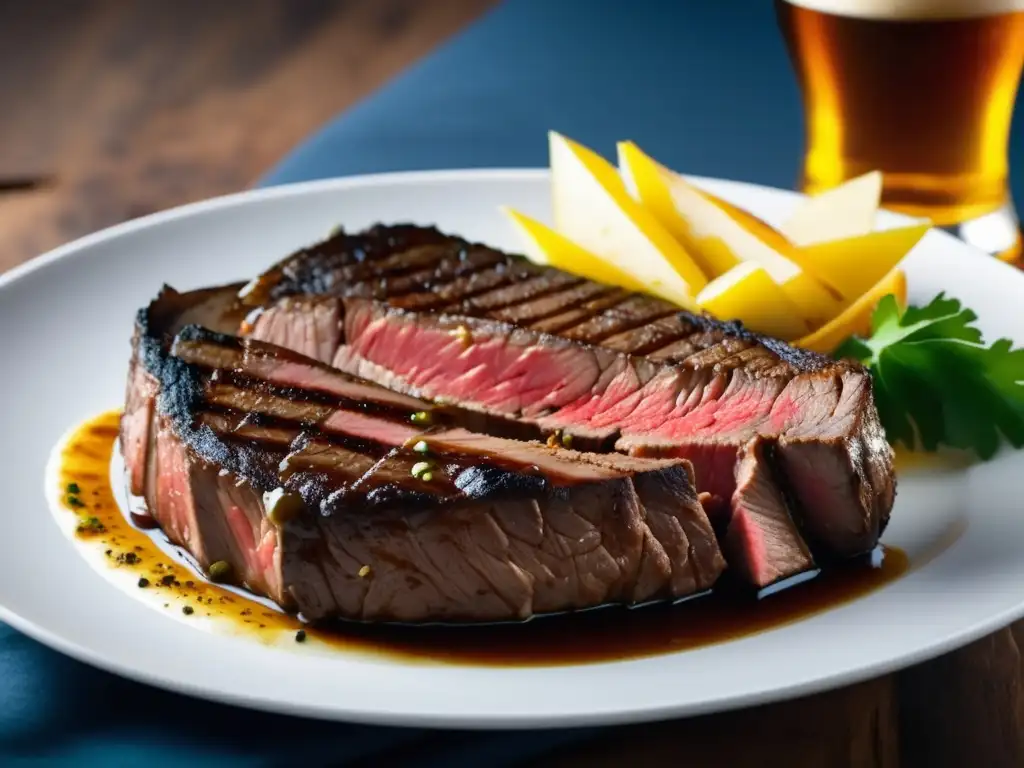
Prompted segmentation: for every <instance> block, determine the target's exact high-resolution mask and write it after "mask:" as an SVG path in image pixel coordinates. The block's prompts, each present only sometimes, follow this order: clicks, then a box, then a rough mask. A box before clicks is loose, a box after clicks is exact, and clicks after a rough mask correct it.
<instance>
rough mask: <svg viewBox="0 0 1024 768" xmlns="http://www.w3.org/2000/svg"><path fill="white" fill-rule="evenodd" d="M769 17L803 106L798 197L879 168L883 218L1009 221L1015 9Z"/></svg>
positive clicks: (1021, 3) (919, 5)
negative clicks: (998, 216)
mask: <svg viewBox="0 0 1024 768" xmlns="http://www.w3.org/2000/svg"><path fill="white" fill-rule="evenodd" d="M776 10H777V12H778V18H779V24H780V26H781V28H782V31H783V34H784V36H785V39H786V44H787V46H788V48H789V52H790V56H791V58H792V60H793V65H794V67H795V69H796V73H797V78H798V80H799V82H800V86H801V89H802V91H803V95H804V106H805V110H806V118H805V119H806V126H807V154H806V158H805V163H804V172H803V174H804V179H803V183H804V188H805V189H806V190H807V191H810V192H814V191H818V190H821V189H825V188H828V187H831V186H834V185H836V184H838V183H839V182H841V181H843V180H845V179H848V178H851V177H854V176H857V175H859V174H861V173H864V172H866V171H869V170H872V169H875V168H879V169H881V170H882V171H883V172H884V174H885V188H884V190H883V201H884V204H885V205H886V206H887V207H889V208H893V209H896V210H901V211H903V212H905V213H909V214H911V215H915V216H928V217H930V218H931V219H932V220H933V221H934V222H935V223H936V224H939V225H949V224H957V223H962V222H966V221H970V220H973V219H978V218H979V217H984V216H985V215H986V214H990V213H991V212H993V211H998V210H999V209H1001V208H1004V207H1005V210H1006V211H1008V212H1011V214H1012V208H1011V207H1010V206H1009V203H1008V199H1007V195H1008V192H1007V165H1008V159H1007V149H1008V140H1009V130H1010V120H1011V117H1012V113H1013V105H1014V99H1015V96H1016V93H1017V84H1018V81H1019V79H1020V73H1021V64H1022V61H1024V0H776ZM1018 172H1024V169H1018Z"/></svg>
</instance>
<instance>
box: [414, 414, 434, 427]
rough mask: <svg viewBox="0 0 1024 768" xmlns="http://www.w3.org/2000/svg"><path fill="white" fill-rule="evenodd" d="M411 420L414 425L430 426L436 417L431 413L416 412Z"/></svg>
mask: <svg viewBox="0 0 1024 768" xmlns="http://www.w3.org/2000/svg"><path fill="white" fill-rule="evenodd" d="M409 420H410V421H412V423H413V424H430V423H432V422H433V421H434V416H433V414H431V413H430V411H416V413H414V414H413V415H412V416H410V417H409Z"/></svg>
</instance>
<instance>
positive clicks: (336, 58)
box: [0, 0, 1024, 768]
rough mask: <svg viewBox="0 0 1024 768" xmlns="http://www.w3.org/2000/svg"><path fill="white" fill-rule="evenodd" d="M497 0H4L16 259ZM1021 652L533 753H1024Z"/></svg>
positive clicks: (223, 159) (168, 183)
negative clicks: (27, 0) (30, 0)
mask: <svg viewBox="0 0 1024 768" xmlns="http://www.w3.org/2000/svg"><path fill="white" fill-rule="evenodd" d="M492 3H493V0H429V1H427V0H424V1H422V2H417V0H349V1H348V2H341V1H340V0H339V1H335V2H331V1H330V0H291V1H290V2H285V1H284V0H217V1H216V2H215V1H214V0H177V1H176V2H164V1H163V0H148V1H146V2H141V1H136V2H133V1H132V0H92V1H87V0H66V1H64V0H49V1H44V2H34V3H15V2H7V3H0V40H2V43H3V44H2V45H0V103H2V104H3V105H4V118H3V120H0V237H2V240H0V243H2V247H0V271H3V270H5V269H7V268H9V267H11V266H14V265H15V264H18V263H21V262H22V261H24V260H26V259H28V258H30V257H32V256H34V255H36V254H38V253H40V252H42V251H45V250H47V249H49V248H51V247H53V246H55V245H57V244H59V243H61V242H64V241H66V240H69V239H72V238H74V237H77V236H79V235H81V234H84V233H86V232H89V231H92V230H95V229H98V228H100V227H103V226H106V225H109V224H114V223H116V222H119V221H122V220H124V219H126V218H131V217H134V216H138V215H142V214H145V213H149V212H151V211H155V210H158V209H161V208H166V207H168V206H172V205H177V204H180V203H184V202H188V201H191V200H197V199H201V198H204V197H208V196H211V195H216V194H221V193H225V192H231V191H235V190H238V189H242V188H244V187H246V186H248V185H250V184H251V183H252V181H253V180H254V179H256V178H257V177H258V176H259V174H260V173H261V172H263V171H264V170H265V169H266V168H267V167H268V166H269V165H271V164H272V163H273V162H275V161H276V160H277V159H278V158H279V157H280V156H281V155H282V154H283V153H284V152H286V151H287V150H288V149H289V148H291V147H292V146H293V145H294V144H295V143H297V142H298V141H300V140H301V139H302V137H303V136H305V135H306V134H307V133H309V132H310V131H311V130H313V129H315V128H316V127H317V126H318V125H320V124H321V123H323V122H324V121H325V120H327V119H328V118H329V117H330V116H331V115H333V114H334V113H336V112H338V111H339V110H341V109H343V108H345V107H346V106H348V105H350V104H352V103H353V102H354V101H356V100H358V99H359V98H360V97H362V96H364V95H366V94H368V93H369V92H371V91H372V90H373V89H375V88H376V87H378V86H379V85H380V84H381V83H382V82H384V81H385V80H387V79H388V78H389V77H390V76H392V75H393V74H395V73H396V72H398V71H399V70H400V69H401V68H402V67H404V66H406V65H407V64H408V63H409V62H411V61H413V60H414V59H416V58H417V57H418V56H420V55H422V54H423V53H425V52H427V51H428V50H429V49H430V48H432V47H433V46H434V45H436V44H437V43H438V42H439V41H440V40H442V39H443V38H444V37H445V36H447V35H449V34H451V33H452V32H453V31H454V30H456V29H457V28H458V27H460V26H461V25H463V24H464V23H466V22H467V21H469V20H470V19H472V18H473V17H474V16H475V15H476V14H478V13H480V12H481V11H483V10H484V9H485V8H487V7H488V6H490V5H491V4H492ZM878 631H880V632H884V631H885V627H884V626H880V627H879V628H878ZM1021 648H1024V622H1022V623H1018V624H1016V625H1014V626H1013V627H1011V628H1008V629H1006V630H1003V631H1001V632H997V633H995V634H993V635H991V636H989V637H987V638H984V639H983V640H980V641H978V642H977V643H974V644H973V645H971V646H969V647H967V648H964V649H962V650H960V651H956V652H954V653H951V654H947V655H945V656H943V657H942V658H939V659H936V660H934V661H931V662H928V663H925V664H922V665H919V666H917V667H914V668H912V669H910V670H907V671H905V672H902V673H900V674H898V675H893V676H886V677H883V678H880V679H877V680H873V681H870V682H866V683H863V684H860V685H855V686H851V687H848V688H845V689H843V690H839V691H833V692H830V693H826V694H821V695H817V696H811V697H806V698H803V699H798V700H794V701H789V702H784V703H780V704H775V705H771V706H764V707H759V708H755V709H750V710H746V711H740V712H732V713H725V714H721V715H717V716H709V717H703V718H697V719H693V720H687V721H675V722H666V723H660V724H655V725H642V726H630V727H625V728H612V729H607V731H605V732H603V733H602V735H601V736H600V737H599V738H597V739H595V740H593V741H591V742H589V743H587V744H585V745H584V746H582V747H575V748H573V749H571V750H566V751H563V752H560V753H557V754H553V755H551V756H549V757H548V758H546V759H545V760H543V761H540V762H537V761H532V762H531V765H540V766H542V767H543V768H577V767H578V768H583V767H584V766H586V767H587V768H601V767H602V766H621V765H627V764H629V765H640V766H676V765H686V766H689V767H690V768H705V766H707V767H710V766H715V767H716V768H718V766H736V767H738V768H743V767H744V766H751V767H753V766H756V767H757V768H774V767H775V766H778V767H779V768H811V767H812V766H813V767H814V768H817V767H818V766H836V767H838V768H845V767H849V768H861V767H864V768H894V767H895V766H911V767H916V766H928V767H929V768H932V767H936V768H943V767H945V766H950V767H952V766H973V765H978V766H986V768H988V767H993V768H1000V767H1001V766H1007V768H1009V767H1010V766H1021V765H1024V740H1022V734H1024V695H1022V685H1024V678H1022V669H1021V653H1020V649H1021ZM766 663H767V662H766ZM665 685H677V686H685V685H686V680H674V679H666V680H665ZM464 738H466V736H465V735H461V736H460V735H452V734H445V733H436V734H432V735H431V736H430V737H429V738H428V739H427V740H426V741H425V742H423V743H419V744H415V745H411V746H409V747H401V748H400V750H399V751H400V752H401V754H398V753H397V752H396V754H395V755H394V756H393V757H394V758H395V760H394V762H393V763H391V764H409V765H415V764H416V762H417V757H418V756H419V757H422V756H423V755H424V753H426V754H427V755H433V756H435V757H438V756H439V755H443V754H445V751H444V750H446V749H448V748H449V747H450V746H452V745H453V744H457V743H458V742H459V740H460V739H464ZM524 738H528V737H525V736H524ZM378 758H379V756H377V757H376V758H374V762H375V764H381V763H379V761H378Z"/></svg>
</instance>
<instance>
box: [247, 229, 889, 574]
mask: <svg viewBox="0 0 1024 768" xmlns="http://www.w3.org/2000/svg"><path fill="white" fill-rule="evenodd" d="M423 243H430V247H433V248H439V249H442V250H443V249H447V251H446V252H448V253H459V254H463V253H465V254H469V253H477V252H481V251H484V252H486V253H488V254H489V258H488V259H486V260H480V261H479V262H477V265H476V266H474V267H472V268H468V267H467V269H466V271H465V272H464V273H463V274H462V275H461V276H460V277H459V278H458V279H456V280H449V279H448V278H447V277H446V276H445V275H440V276H439V278H438V280H439V282H438V283H436V284H435V283H434V282H432V281H431V280H429V279H426V280H424V282H423V283H422V285H421V286H420V287H419V289H418V292H417V290H416V289H414V288H410V287H409V286H408V285H406V286H404V287H403V291H404V292H403V293H402V294H401V295H400V296H398V295H392V294H391V293H390V292H389V291H390V288H389V286H390V285H391V283H390V282H388V281H384V282H381V279H382V277H387V274H388V270H394V269H396V265H399V264H401V263H402V262H403V253H409V254H415V253H419V250H418V249H420V248H422V247H424V246H423ZM410 258H411V256H410ZM356 264H357V265H358V267H354V266H353V265H356ZM561 274H562V273H559V272H558V271H557V270H553V269H550V268H547V267H540V266H535V265H529V264H524V262H523V260H522V259H520V258H518V257H514V256H505V255H497V252H495V251H493V250H491V249H486V248H485V247H484V246H479V245H475V244H472V243H468V242H466V241H464V240H462V239H460V238H453V237H446V236H445V235H443V234H442V233H440V232H438V231H437V230H436V229H430V228H416V227H412V226H408V225H403V226H399V227H395V228H389V227H383V226H376V227H372V228H371V229H369V230H367V231H365V232H362V233H356V234H348V233H341V234H339V235H337V236H335V237H333V238H331V239H328V240H326V241H324V242H322V243H319V244H318V245H316V246H314V247H312V248H310V249H306V250H303V251H300V252H298V253H296V254H293V255H292V256H289V257H288V258H286V259H285V260H284V261H283V262H281V263H280V264H279V265H277V266H276V267H274V268H272V269H271V270H270V271H269V272H268V273H266V274H265V275H263V276H261V277H260V278H258V279H257V280H255V281H254V282H253V283H251V284H250V286H248V289H247V290H246V291H245V292H244V293H243V296H242V297H241V303H242V304H243V306H245V307H246V308H247V309H250V310H252V309H254V308H255V309H256V311H257V312H258V313H259V321H258V324H257V326H256V327H254V328H253V329H251V333H252V335H253V336H254V338H260V339H263V340H266V341H270V342H273V343H276V344H280V345H283V346H289V347H291V348H293V349H299V350H300V351H302V350H304V349H305V348H301V347H299V346H298V345H296V344H295V343H294V339H296V338H303V339H304V338H310V337H316V338H320V336H322V335H323V333H322V332H321V331H319V330H314V329H313V327H312V326H313V324H314V323H315V322H317V321H316V318H318V317H328V316H329V317H331V318H335V320H332V322H336V323H338V325H337V327H336V329H335V330H333V331H332V333H336V336H337V338H338V342H339V343H338V347H337V349H336V350H335V352H334V354H333V355H328V354H327V350H326V349H320V350H318V359H320V360H321V361H324V362H328V359H329V361H330V362H331V363H332V364H333V365H335V366H336V367H338V368H340V369H342V370H345V371H348V372H350V373H354V374H357V375H359V376H361V377H363V378H366V379H369V380H372V381H374V382H376V383H378V384H381V385H383V386H385V387H388V388H389V389H392V390H394V391H399V392H403V393H406V394H409V395H412V396H416V397H422V398H426V399H430V400H432V401H434V402H440V403H456V404H458V405H460V406H461V407H463V408H464V409H473V410H477V411H479V412H481V413H485V414H490V415H495V416H501V417H504V418H508V419H517V420H519V421H520V422H522V423H524V424H527V425H529V426H530V428H536V429H539V430H540V431H541V432H542V433H545V434H552V433H555V434H558V435H560V436H566V435H567V436H569V437H571V438H572V439H573V440H577V439H585V440H586V441H587V444H588V446H589V447H595V448H596V447H601V448H604V447H611V446H614V448H615V449H616V450H618V451H621V452H624V453H629V454H632V455H638V456H663V457H681V458H686V459H688V460H689V461H691V462H692V463H693V465H694V469H695V472H696V482H697V487H698V490H700V491H702V492H707V493H709V494H710V495H711V497H712V503H711V508H710V510H709V512H710V513H711V514H712V516H713V522H714V523H715V525H716V528H717V529H718V530H719V531H724V530H725V529H726V528H727V527H728V525H729V509H730V500H731V499H732V498H733V494H734V492H735V491H736V487H737V485H736V465H737V463H738V462H739V460H740V457H741V455H742V453H743V451H744V450H745V447H746V446H747V445H748V443H749V442H750V441H751V440H752V439H753V438H755V437H758V436H760V437H764V438H769V439H770V440H771V441H772V445H773V446H774V449H773V450H774V453H775V455H776V461H775V462H774V463H775V465H776V467H777V471H778V474H779V478H780V480H779V482H780V483H781V485H782V486H784V488H785V490H786V493H787V496H788V497H789V498H791V499H792V500H793V503H792V505H791V506H794V507H795V508H797V509H798V513H799V517H800V519H801V520H802V521H803V524H802V528H801V530H802V533H803V535H804V538H805V539H806V540H807V542H808V544H809V545H810V546H811V549H812V550H813V551H814V552H815V554H816V556H817V557H818V559H819V560H822V561H827V560H828V559H830V558H847V557H852V556H855V555H858V554H861V553H864V552H866V551H869V550H870V549H872V548H873V547H874V546H875V545H876V544H877V541H878V538H879V536H880V535H881V533H882V531H883V530H884V528H885V526H886V524H887V522H888V518H889V514H890V511H891V508H892V504H893V501H894V498H895V478H894V474H893V468H892V451H891V449H890V447H889V446H888V444H887V442H886V440H885V435H884V433H883V431H882V428H881V425H880V423H879V420H878V414H877V411H876V408H875V405H874V399H873V394H872V388H871V379H870V375H869V373H868V372H867V370H866V369H864V368H863V367H862V366H860V365H857V364H855V363H853V362H850V361H834V360H831V359H829V358H826V357H823V356H821V355H816V354H812V353H808V352H805V351H802V350H797V349H794V348H792V347H789V346H787V345H786V344H784V343H782V342H780V341H778V340H776V339H770V338H767V337H763V336H760V335H757V334H753V333H750V332H748V331H746V330H745V329H743V328H742V327H741V326H740V325H739V324H737V323H719V322H716V321H713V320H711V319H709V318H707V317H702V316H695V315H692V314H689V313H686V312H675V311H674V310H673V309H672V308H671V307H670V306H669V305H667V304H665V302H662V301H660V300H658V299H654V298H651V297H647V296H643V295H639V294H629V293H627V292H624V291H616V290H615V289H609V288H608V287H607V286H599V285H597V284H594V283H588V282H587V281H580V280H578V279H575V278H573V279H569V278H567V277H566V278H564V279H563V280H562V281H559V280H558V279H556V276H557V275H561ZM480 285H488V286H491V285H493V286H497V287H494V288H490V289H488V290H485V291H483V292H480V291H478V290H477V289H476V288H473V287H472V286H480ZM518 285H522V286H524V287H523V288H521V289H520V290H519V293H521V294H522V295H523V296H524V298H523V299H522V301H521V302H520V303H519V304H517V303H514V301H512V300H511V299H509V297H510V296H513V297H514V296H516V295H517V294H516V291H515V290H514V289H513V287H514V286H518ZM540 285H543V286H548V289H546V292H543V294H542V295H541V296H540V297H538V296H537V295H536V292H535V291H534V288H533V287H534V286H540ZM439 293H443V294H444V298H443V300H440V299H439V298H438V296H439ZM558 296H565V297H566V300H567V305H566V307H565V309H564V310H563V311H561V312H555V313H554V314H551V312H552V309H551V306H550V301H551V299H553V298H556V297H558ZM488 297H491V298H490V299H489V298H488ZM495 297H499V298H500V299H501V300H500V301H498V300H497V299H495ZM491 299H494V300H493V301H492V300H491ZM495 301H497V304H499V305H500V310H499V311H495V310H494V309H493V307H494V305H495ZM510 301H512V303H510ZM543 302H547V303H543ZM314 308H316V309H314ZM424 309H431V310H432V311H429V312H427V311H423V310H424ZM324 333H325V332H324ZM755 460H756V459H755ZM769 469H770V468H767V467H766V468H764V472H763V473H761V474H764V475H765V476H771V473H772V472H775V471H776V470H774V469H773V470H771V471H769Z"/></svg>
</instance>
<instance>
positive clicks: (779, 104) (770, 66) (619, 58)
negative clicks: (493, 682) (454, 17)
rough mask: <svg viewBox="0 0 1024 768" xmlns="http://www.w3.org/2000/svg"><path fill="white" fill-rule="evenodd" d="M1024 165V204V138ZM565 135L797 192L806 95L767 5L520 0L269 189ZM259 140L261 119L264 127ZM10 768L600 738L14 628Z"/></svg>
mask: <svg viewBox="0 0 1024 768" xmlns="http://www.w3.org/2000/svg"><path fill="white" fill-rule="evenodd" d="M1021 122H1022V121H1021V120H1018V121H1017V123H1018V124H1017V127H1016V133H1015V137H1014V142H1013V150H1012V156H1013V165H1012V167H1013V168H1014V169H1015V170H1016V171H1018V177H1017V178H1016V179H1015V181H1016V184H1017V185H1018V186H1017V193H1018V194H1017V197H1018V199H1024V194H1022V187H1021V186H1020V185H1021V184H1024V163H1022V162H1021V161H1022V160H1024V136H1022V135H1021V133H1022V130H1021V127H1020V123H1021ZM549 128H554V129H557V130H559V131H562V132H564V133H566V134H568V135H570V136H572V137H574V138H577V139H579V140H581V141H583V142H584V143H586V144H589V145H590V146H593V147H594V148H595V149H598V150H599V151H601V152H603V153H606V154H610V153H611V152H612V150H613V147H614V142H615V141H616V140H617V139H624V138H632V139H634V140H636V141H638V142H639V143H640V144H641V145H642V146H643V147H645V148H646V149H648V150H649V151H650V152H652V153H653V154H654V155H655V156H656V157H658V158H659V159H661V160H663V161H664V162H666V163H668V164H669V165H671V166H673V167H675V168H678V169H681V170H685V171H687V172H690V173H696V174H706V175H713V176H723V177H727V178H734V179H743V180H747V181H755V182H760V183H764V184H771V185H775V186H782V187H790V186H792V185H793V183H794V181H795V179H796V174H797V168H798V165H799V158H800V152H801V147H802V142H803V135H802V124H801V117H800V101H799V95H798V92H797V89H796V85H795V83H794V81H793V78H792V74H791V72H790V68H789V62H788V60H787V58H786V54H785V50H784V48H783V46H782V42H781V40H780V38H779V36H778V33H777V29H776V26H775V20H774V12H773V9H772V6H771V3H770V2H767V0H757V1H756V2H755V0H646V1H644V0H638V1H635V2H634V1H627V0H508V2H506V3H505V4H504V5H502V6H500V7H499V8H498V9H497V10H495V11H494V12H492V13H491V14H489V15H488V16H486V17H485V18H483V19H482V20H481V21H480V22H478V23H477V24H475V25H474V26H472V27H471V28H469V29H468V30H467V31H466V32H464V33H462V34H460V35H459V36H457V37H456V38H455V39H454V40H453V41H451V42H450V43H448V44H447V45H445V46H443V47H442V48H441V49H439V50H438V51H436V52H435V53H434V54H432V55H431V56H429V57H428V58H426V59H425V60H424V61H422V62H421V63H419V64H417V65H416V66H414V67H413V68H412V69H410V70H409V71H407V72H406V73H404V74H403V75H401V76H400V77H399V78H397V79H396V80H395V81H393V82H392V83H391V84H389V85H388V86H387V87H385V88H384V89H383V90H381V91H379V92H378V93H376V94H374V95H373V96H372V97H370V98H369V99H368V100H366V101H364V102H362V103H361V104H359V105H358V106H356V107H355V108H354V109H352V110H350V111H349V112H347V113H346V114H345V115H343V116H341V117H340V118H338V119H337V120H336V121H335V122H333V123H332V124H331V125H329V126H327V127H326V128H325V129H324V130H322V131H321V132H319V133H318V134H317V135H315V136H314V137H312V138H311V139H310V140H309V141H308V142H306V143H305V144H303V145H302V146H301V147H299V148H298V149H296V150H295V152H293V153H292V154H291V155H290V156H289V157H288V158H286V159H285V160H284V162H282V163H281V164H280V165H279V166H278V167H277V168H275V169H274V170H273V171H271V172H270V173H269V174H268V175H267V176H266V178H265V179H264V183H266V184H277V183H283V182H289V181H299V180H305V179H314V178H322V177H328V176H335V175H345V174H354V173H364V172H380V171H390V170H410V169H429V168H445V167H473V166H477V167H484V166H500V167H510V166H543V165H545V164H546V162H547V146H546V131H547V130H548V129H549ZM252 130H256V131H258V130H259V126H252ZM0 680H2V683H0V765H4V766H8V765H10V766H17V765H20V764H22V763H23V762H28V761H33V762H34V760H38V759H40V758H42V759H46V760H47V762H48V763H56V764H62V765H63V764H66V765H75V766H80V765H90V764H97V765H142V764H144V765H147V766H164V765H168V766H171V765H182V764H188V765H191V766H193V767H194V768H200V766H206V765H209V766H216V767H217V768H227V767H228V766H235V765H239V766H240V765H257V766H264V765H266V766H270V765H275V766H276V765H294V764H305V765H310V766H314V765H345V766H364V765H367V766H368V765H375V766H377V765H417V766H442V765H445V766H448V765H466V766H478V765H488V766H490V768H499V766H504V765H512V764H516V763H528V762H529V759H530V757H532V756H534V755H537V754H539V753H541V752H543V751H545V750H549V749H552V748H553V747H555V746H556V745H559V744H564V743H566V742H570V741H572V740H574V739H580V738H584V737H585V736H586V735H587V734H586V732H545V733H534V734H530V735H529V736H528V737H524V736H523V735H508V734H497V733H458V734H438V733H431V732H426V731H419V730H396V729H385V728H367V727H355V726H346V725H341V724H334V723H319V722H313V721H306V720H299V719H296V718H289V717H282V716H277V715H266V714H260V713H254V712H248V711H245V710H241V709H237V708H233V707H227V706H222V705H217V704H211V703H207V702H203V701H198V700H192V699H186V698H184V697H181V696H177V695H175V694H169V693H166V692H163V691H158V690H155V689H151V688H147V687H145V686H142V685H139V684H136V683H132V682H129V681H126V680H122V679H120V678H117V677H114V676H112V675H109V674H106V673H104V672H100V671H97V670H94V669H92V668H90V667H87V666H85V665H83V664H80V663H78V662H76V661H72V660H71V659H68V658H65V657H63V656H61V655H59V654H57V653H55V652H52V651H50V650H48V649H47V648H44V647H43V646H41V645H39V644H38V643H36V642H34V641H32V640H29V639H28V638H26V637H24V636H23V635H21V634H19V633H17V632H15V631H14V630H12V629H10V628H8V627H4V626H2V625H0Z"/></svg>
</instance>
